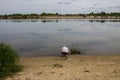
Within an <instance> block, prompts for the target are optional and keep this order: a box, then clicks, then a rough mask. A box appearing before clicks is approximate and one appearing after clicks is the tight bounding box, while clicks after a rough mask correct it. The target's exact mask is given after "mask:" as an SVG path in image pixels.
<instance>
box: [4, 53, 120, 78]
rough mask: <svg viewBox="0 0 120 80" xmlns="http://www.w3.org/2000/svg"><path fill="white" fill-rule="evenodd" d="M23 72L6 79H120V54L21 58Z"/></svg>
mask: <svg viewBox="0 0 120 80" xmlns="http://www.w3.org/2000/svg"><path fill="white" fill-rule="evenodd" d="M20 62H21V63H22V65H23V66H24V70H23V71H22V72H19V73H17V74H16V75H14V76H13V77H8V78H6V80H48V79H49V80H120V55H92V56H91V55H70V56H68V59H67V60H65V58H64V57H60V56H47V57H35V58H33V57H32V58H21V59H20Z"/></svg>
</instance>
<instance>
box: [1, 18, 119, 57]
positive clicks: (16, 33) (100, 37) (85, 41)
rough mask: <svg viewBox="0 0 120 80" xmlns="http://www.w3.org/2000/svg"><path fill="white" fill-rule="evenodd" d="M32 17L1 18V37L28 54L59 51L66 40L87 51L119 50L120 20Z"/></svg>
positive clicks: (109, 51) (86, 52)
mask: <svg viewBox="0 0 120 80" xmlns="http://www.w3.org/2000/svg"><path fill="white" fill-rule="evenodd" d="M32 21H33V20H32ZM32 21H31V20H28V21H26V20H25V21H24V20H20V21H14V20H0V41H5V42H8V43H10V44H12V45H13V46H14V47H16V48H18V50H19V51H22V52H25V53H24V54H26V55H29V52H30V53H31V54H32V51H33V52H35V53H36V54H35V55H39V54H38V53H46V54H44V55H47V54H54V53H57V54H58V53H59V48H60V47H61V46H63V45H64V44H67V45H74V46H76V45H78V47H80V48H82V50H83V52H84V54H92V53H120V22H111V21H110V22H109V21H107V22H104V23H101V22H96V21H94V22H90V21H89V20H73V19H68V20H66V19H63V20H57V22H56V20H52V21H50V20H47V21H46V22H42V20H41V19H39V20H38V21H37V20H34V21H33V22H32ZM32 55H33V54H32ZM35 55H34V56H35ZM40 55H41V54H40Z"/></svg>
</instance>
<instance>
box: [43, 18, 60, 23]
mask: <svg viewBox="0 0 120 80" xmlns="http://www.w3.org/2000/svg"><path fill="white" fill-rule="evenodd" d="M41 22H43V23H46V22H59V20H57V19H42V20H41Z"/></svg>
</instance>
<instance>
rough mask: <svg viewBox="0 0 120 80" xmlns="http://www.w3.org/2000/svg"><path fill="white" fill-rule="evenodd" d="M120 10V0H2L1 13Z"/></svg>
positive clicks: (0, 4) (0, 1)
mask: <svg viewBox="0 0 120 80" xmlns="http://www.w3.org/2000/svg"><path fill="white" fill-rule="evenodd" d="M100 11H105V12H120V0H0V14H12V13H38V14H40V13H42V12H52V13H56V12H58V13H89V12H100Z"/></svg>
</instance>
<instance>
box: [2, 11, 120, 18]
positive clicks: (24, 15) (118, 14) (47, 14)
mask: <svg viewBox="0 0 120 80" xmlns="http://www.w3.org/2000/svg"><path fill="white" fill-rule="evenodd" d="M44 16H82V17H87V16H94V17H96V16H104V17H107V16H114V17H120V12H111V13H106V12H99V13H94V12H91V13H86V14H81V13H80V14H59V13H46V12H43V13H41V14H36V13H32V14H4V15H0V19H39V18H44Z"/></svg>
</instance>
